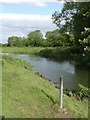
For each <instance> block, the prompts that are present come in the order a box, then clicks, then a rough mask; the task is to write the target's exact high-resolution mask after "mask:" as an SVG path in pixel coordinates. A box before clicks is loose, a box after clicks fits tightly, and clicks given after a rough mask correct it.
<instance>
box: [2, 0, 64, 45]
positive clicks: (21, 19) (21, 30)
mask: <svg viewBox="0 0 90 120" xmlns="http://www.w3.org/2000/svg"><path fill="white" fill-rule="evenodd" d="M62 8H63V2H58V1H57V0H0V43H7V40H8V37H10V36H21V37H27V35H28V33H29V32H31V31H35V30H37V29H38V30H41V32H42V33H43V35H44V36H45V33H46V32H47V31H52V30H54V29H57V26H56V25H55V24H53V22H52V19H51V16H52V14H53V13H54V12H55V11H61V9H62Z"/></svg>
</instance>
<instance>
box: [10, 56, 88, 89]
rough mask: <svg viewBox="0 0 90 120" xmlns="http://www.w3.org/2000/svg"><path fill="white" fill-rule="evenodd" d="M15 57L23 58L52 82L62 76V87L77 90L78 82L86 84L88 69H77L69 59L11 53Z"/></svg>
mask: <svg viewBox="0 0 90 120" xmlns="http://www.w3.org/2000/svg"><path fill="white" fill-rule="evenodd" d="M11 55H12V56H15V57H17V58H21V59H24V60H26V61H28V62H29V63H31V64H32V65H33V71H36V70H37V71H39V72H40V73H41V74H42V75H43V76H44V77H46V78H47V79H50V80H51V82H52V83H56V84H59V80H60V76H61V75H63V76H64V87H65V88H67V89H71V90H77V88H78V84H82V85H84V86H88V74H90V71H88V70H82V69H77V68H75V66H74V65H73V64H71V63H70V62H69V61H64V62H55V61H52V60H50V59H47V58H43V57H40V56H33V55H27V54H11Z"/></svg>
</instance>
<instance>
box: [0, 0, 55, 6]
mask: <svg viewBox="0 0 90 120" xmlns="http://www.w3.org/2000/svg"><path fill="white" fill-rule="evenodd" d="M0 2H1V3H12V4H17V3H31V4H33V5H35V6H40V7H45V6H47V3H49V2H57V0H0Z"/></svg>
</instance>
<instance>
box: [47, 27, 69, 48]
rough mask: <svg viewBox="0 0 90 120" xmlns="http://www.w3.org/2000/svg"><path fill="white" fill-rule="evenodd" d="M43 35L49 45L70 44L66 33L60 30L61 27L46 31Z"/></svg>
mask: <svg viewBox="0 0 90 120" xmlns="http://www.w3.org/2000/svg"><path fill="white" fill-rule="evenodd" d="M45 37H46V41H47V42H48V45H49V46H53V47H55V46H65V45H70V44H71V41H70V40H69V36H68V34H66V33H64V32H62V29H60V30H59V29H56V30H54V31H48V32H47V33H46V35H45Z"/></svg>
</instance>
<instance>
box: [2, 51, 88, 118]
mask: <svg viewBox="0 0 90 120" xmlns="http://www.w3.org/2000/svg"><path fill="white" fill-rule="evenodd" d="M7 52H8V51H7ZM64 108H66V109H67V111H68V114H69V116H70V117H72V118H87V117H88V100H86V99H85V100H83V101H79V100H77V99H75V98H74V97H69V96H67V95H64ZM58 110H59V90H58V89H57V88H55V86H54V85H53V84H50V82H49V81H47V80H45V79H43V78H41V77H39V76H37V75H36V74H34V73H33V72H32V66H31V65H30V64H29V63H27V62H25V61H23V60H20V59H17V58H14V57H10V56H6V55H3V61H2V112H3V115H4V116H5V117H6V118H55V117H56V116H57V114H58V112H59V111H58Z"/></svg>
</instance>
